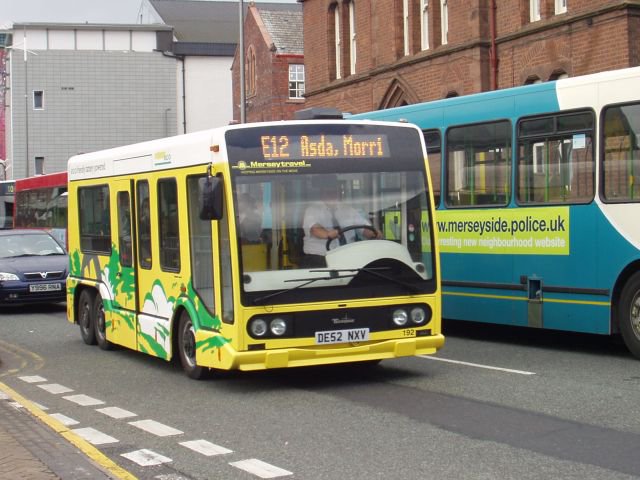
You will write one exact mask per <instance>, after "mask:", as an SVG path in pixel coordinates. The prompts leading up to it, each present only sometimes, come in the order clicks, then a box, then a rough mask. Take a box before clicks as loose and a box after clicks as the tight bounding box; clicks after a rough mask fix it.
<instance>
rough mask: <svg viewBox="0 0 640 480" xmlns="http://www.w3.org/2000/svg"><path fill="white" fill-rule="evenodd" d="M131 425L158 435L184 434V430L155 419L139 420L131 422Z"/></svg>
mask: <svg viewBox="0 0 640 480" xmlns="http://www.w3.org/2000/svg"><path fill="white" fill-rule="evenodd" d="M129 425H133V426H134V427H138V428H139V429H140V430H144V431H145V432H149V433H153V434H154V435H157V436H158V437H169V436H171V435H182V434H183V433H184V432H183V431H181V430H178V429H175V428H172V427H169V426H167V425H163V424H162V423H160V422H156V421H155V420H138V421H137V422H129Z"/></svg>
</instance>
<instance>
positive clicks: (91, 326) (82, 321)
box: [78, 289, 96, 345]
mask: <svg viewBox="0 0 640 480" xmlns="http://www.w3.org/2000/svg"><path fill="white" fill-rule="evenodd" d="M93 296H94V295H93V293H92V292H91V290H89V289H85V290H82V292H81V293H80V298H79V299H78V326H79V327H80V335H81V336H82V340H83V341H84V343H86V344H87V345H95V344H96V333H95V329H96V327H95V322H94V319H93Z"/></svg>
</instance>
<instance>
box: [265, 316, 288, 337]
mask: <svg viewBox="0 0 640 480" xmlns="http://www.w3.org/2000/svg"><path fill="white" fill-rule="evenodd" d="M269 328H270V329H271V333H273V334H274V335H275V336H276V337H280V336H282V335H284V332H286V331H287V322H285V321H284V320H283V319H282V318H274V319H273V320H271V323H270V324H269Z"/></svg>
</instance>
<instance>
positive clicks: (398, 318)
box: [393, 308, 409, 327]
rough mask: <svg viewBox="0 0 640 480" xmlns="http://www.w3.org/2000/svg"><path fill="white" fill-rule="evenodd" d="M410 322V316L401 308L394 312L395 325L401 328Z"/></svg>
mask: <svg viewBox="0 0 640 480" xmlns="http://www.w3.org/2000/svg"><path fill="white" fill-rule="evenodd" d="M408 320H409V315H408V314H407V312H406V310H402V309H401V308H399V309H398V310H395V311H394V312H393V323H395V324H396V325H398V326H399V327H402V326H403V325H406V324H407V321H408Z"/></svg>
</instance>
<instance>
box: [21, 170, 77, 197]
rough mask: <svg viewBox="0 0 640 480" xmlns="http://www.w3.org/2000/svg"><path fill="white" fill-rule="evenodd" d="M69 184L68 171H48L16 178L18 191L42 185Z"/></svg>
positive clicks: (56, 185)
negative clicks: (43, 173)
mask: <svg viewBox="0 0 640 480" xmlns="http://www.w3.org/2000/svg"><path fill="white" fill-rule="evenodd" d="M66 184H67V172H56V173H47V174H45V175H35V176H33V177H27V178H19V179H16V192H21V191H23V190H32V189H34V188H42V187H58V186H63V185H66Z"/></svg>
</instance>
